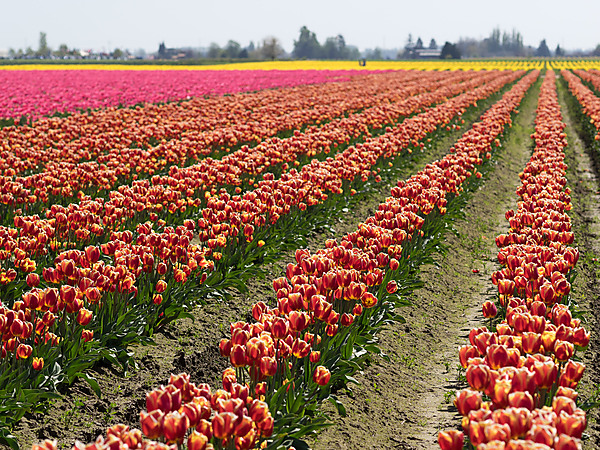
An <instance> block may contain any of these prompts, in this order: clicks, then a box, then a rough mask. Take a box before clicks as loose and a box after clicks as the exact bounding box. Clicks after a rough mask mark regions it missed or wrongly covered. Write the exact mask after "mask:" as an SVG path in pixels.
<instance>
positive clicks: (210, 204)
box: [0, 72, 521, 294]
mask: <svg viewBox="0 0 600 450" xmlns="http://www.w3.org/2000/svg"><path fill="white" fill-rule="evenodd" d="M520 75H521V74H520V73H513V72H510V73H509V74H504V75H502V76H500V77H499V78H496V79H494V80H493V81H491V82H489V83H487V84H485V85H483V86H481V87H479V88H476V89H473V90H471V91H468V92H466V93H463V94H461V95H459V96H457V97H455V98H453V99H450V100H448V101H447V102H445V103H443V104H441V105H438V106H437V107H435V108H432V109H430V110H427V111H425V112H423V113H421V114H419V115H416V116H414V117H411V118H409V119H407V120H405V121H404V122H403V123H402V124H400V125H398V126H396V127H394V128H393V129H391V130H389V131H388V132H387V133H385V134H383V135H380V136H377V137H373V138H369V139H367V140H366V141H365V143H363V144H361V145H358V146H355V147H350V148H348V149H347V150H345V151H344V152H343V153H340V154H337V155H336V157H335V159H333V158H328V159H327V160H325V161H321V162H318V161H313V163H311V164H309V165H307V166H305V167H303V168H302V170H301V171H297V170H295V169H292V170H291V171H290V172H289V173H285V174H283V175H282V176H281V178H280V179H279V180H277V179H275V178H274V176H273V175H272V174H265V176H264V180H262V181H261V182H259V186H258V187H257V188H256V189H254V190H253V191H250V192H246V193H245V194H244V195H243V196H240V195H235V196H231V195H230V194H228V193H226V192H219V193H217V192H215V194H214V195H212V196H211V195H206V196H205V195H204V194H207V193H206V192H203V191H202V190H200V189H197V188H198V186H199V183H200V176H198V178H196V179H194V178H191V177H181V178H179V179H177V178H174V177H170V178H164V179H162V180H161V179H156V178H153V180H152V181H153V182H154V181H155V180H156V183H155V185H151V184H150V182H148V181H147V180H144V181H138V182H134V183H133V185H132V186H131V187H126V186H121V187H120V188H119V189H118V190H117V191H112V192H111V193H110V195H109V197H110V199H109V200H107V201H106V202H102V201H101V200H100V199H95V200H91V199H89V200H84V201H82V202H80V203H79V204H70V205H68V206H66V207H63V206H60V205H53V206H52V207H51V208H50V209H49V211H48V213H47V218H46V219H40V218H39V217H36V216H31V217H28V216H16V217H15V220H14V224H15V226H16V228H8V227H0V237H1V239H2V245H3V247H4V250H3V251H2V253H0V260H1V261H2V272H1V273H0V283H1V284H4V285H5V286H6V288H5V289H4V292H5V293H7V294H8V291H9V290H13V289H12V287H13V286H15V285H16V284H18V283H22V282H23V279H24V276H25V274H26V273H29V272H34V271H36V269H37V266H38V263H39V264H41V265H42V267H46V269H48V266H49V265H50V264H52V263H51V259H49V258H51V257H52V255H55V254H56V253H58V252H60V251H62V250H68V249H71V248H78V249H79V250H83V248H84V246H85V245H88V244H95V243H106V242H107V241H108V240H109V239H112V238H113V233H114V232H121V230H122V231H126V230H127V228H128V227H132V228H133V229H136V228H137V226H135V224H139V223H144V222H145V221H146V220H147V219H150V220H151V221H154V222H156V223H157V225H158V228H161V227H162V226H163V225H164V223H165V222H164V220H162V219H160V220H159V217H165V218H168V219H169V222H170V223H174V221H175V220H177V217H176V216H175V213H177V212H178V213H179V214H178V216H179V220H180V223H183V222H184V219H185V217H190V216H192V213H193V212H194V211H195V210H197V208H198V207H199V206H200V205H201V204H202V203H203V202H205V204H206V206H205V207H204V208H203V209H201V210H200V213H201V215H202V219H200V220H199V221H198V225H199V227H200V236H199V237H200V240H201V242H202V243H203V246H204V247H205V248H204V250H203V251H205V252H207V253H209V254H210V253H213V251H214V253H215V254H214V255H213V257H214V259H215V260H217V261H218V260H219V259H220V258H221V257H222V253H221V249H222V248H224V247H225V246H226V245H227V244H228V242H233V241H235V242H237V245H234V246H233V247H235V248H236V249H244V248H245V246H246V245H247V244H246V242H252V241H253V239H254V238H253V235H254V230H255V228H260V227H262V226H263V225H265V224H266V223H267V222H269V223H271V224H274V223H276V222H277V221H278V219H279V217H280V216H283V215H287V214H288V213H289V212H290V211H291V210H292V208H299V209H301V210H304V209H306V207H307V206H312V205H316V204H320V203H323V202H324V201H325V200H326V199H327V196H328V194H327V191H330V192H333V193H341V192H343V189H342V185H343V182H344V180H347V181H346V183H348V182H352V181H353V180H354V179H356V178H357V177H361V179H363V180H366V179H367V178H368V177H369V175H371V171H372V167H373V166H374V165H375V164H376V163H377V161H378V160H379V159H380V158H381V157H390V156H393V155H394V154H395V153H397V152H399V151H401V150H403V149H406V148H407V147H409V146H410V145H411V144H412V145H418V141H420V140H421V139H422V138H424V137H425V136H426V135H427V133H430V132H433V131H434V130H435V129H436V128H437V127H438V126H446V125H447V124H448V123H449V121H450V120H451V118H452V117H454V116H457V115H460V114H461V113H462V112H464V111H465V110H466V108H467V107H468V106H470V105H472V104H474V103H476V102H477V101H478V100H480V99H482V98H485V97H487V96H489V95H490V94H492V93H493V92H495V91H497V90H499V89H500V88H501V87H502V86H503V85H505V84H506V83H508V82H510V81H513V80H514V79H515V78H517V77H519V76H520ZM461 90H462V88H461ZM373 175H375V173H373ZM161 181H162V183H161ZM186 196H187V198H186ZM205 198H206V200H205ZM163 205H164V207H163ZM134 227H135V228H134ZM131 240H134V241H136V242H137V240H138V237H137V236H136V237H135V239H134V238H133V237H131V238H130V241H131ZM97 248H99V247H97ZM179 251H182V252H185V253H186V254H187V253H188V252H191V253H192V254H193V253H194V252H193V251H190V250H189V249H187V248H183V249H180V250H179ZM48 255H50V256H48ZM38 272H39V271H38ZM50 279H51V278H50ZM0 287H2V286H1V285H0Z"/></svg>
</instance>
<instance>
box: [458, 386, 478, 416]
mask: <svg viewBox="0 0 600 450" xmlns="http://www.w3.org/2000/svg"><path fill="white" fill-rule="evenodd" d="M454 406H456V408H457V409H458V412H459V413H460V414H461V415H463V416H466V415H467V414H468V413H469V411H472V410H476V409H479V408H481V393H480V392H477V391H472V390H470V389H464V390H462V391H459V392H458V394H456V398H455V399H454Z"/></svg>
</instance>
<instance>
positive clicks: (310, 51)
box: [292, 26, 321, 59]
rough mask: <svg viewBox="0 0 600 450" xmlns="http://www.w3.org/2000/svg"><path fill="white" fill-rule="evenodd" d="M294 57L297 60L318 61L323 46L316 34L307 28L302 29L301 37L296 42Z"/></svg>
mask: <svg viewBox="0 0 600 450" xmlns="http://www.w3.org/2000/svg"><path fill="white" fill-rule="evenodd" d="M292 53H293V55H294V57H295V58H306V59H316V58H318V57H319V55H320V53H321V45H320V44H319V41H317V36H316V35H315V33H313V32H312V31H310V30H309V29H308V28H306V27H305V26H304V27H302V28H300V37H299V38H298V40H297V41H294V50H293V52H292Z"/></svg>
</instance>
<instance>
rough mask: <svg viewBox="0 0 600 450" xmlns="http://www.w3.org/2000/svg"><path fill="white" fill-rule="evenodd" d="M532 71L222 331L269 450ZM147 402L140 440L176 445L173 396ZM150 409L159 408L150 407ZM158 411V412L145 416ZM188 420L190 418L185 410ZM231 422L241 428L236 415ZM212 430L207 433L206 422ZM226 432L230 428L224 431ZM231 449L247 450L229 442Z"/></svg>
mask: <svg viewBox="0 0 600 450" xmlns="http://www.w3.org/2000/svg"><path fill="white" fill-rule="evenodd" d="M538 75H539V73H538V72H534V73H531V74H529V75H527V76H526V77H525V78H523V79H522V80H521V81H520V82H518V83H517V84H516V85H515V86H514V87H513V88H512V89H511V90H510V91H509V92H508V93H507V94H505V95H504V96H503V98H502V99H501V100H500V101H499V102H497V103H496V104H495V105H494V106H493V107H492V108H491V109H490V110H488V112H486V113H485V114H484V115H483V116H482V117H481V121H480V122H479V123H477V124H476V125H475V126H474V127H473V128H472V129H471V130H469V131H468V132H467V133H465V134H464V135H463V137H462V138H461V139H460V140H459V141H458V142H457V144H456V145H455V146H454V148H453V153H450V154H449V155H448V156H446V157H445V158H443V159H442V160H440V161H437V162H436V163H434V164H431V165H428V166H427V167H426V168H425V169H424V170H423V171H421V172H419V173H418V174H416V175H415V176H413V177H411V178H410V179H409V180H407V181H405V182H399V183H398V185H397V186H396V187H394V188H393V189H392V196H391V197H390V198H388V199H387V200H386V202H385V203H383V204H381V205H380V207H379V209H378V211H377V213H376V214H375V215H374V216H372V217H370V218H368V219H367V220H366V221H365V222H364V223H363V224H361V225H359V227H358V230H357V231H356V232H353V233H350V234H348V235H346V236H345V237H344V238H343V239H342V240H341V242H340V243H338V242H337V241H336V240H334V239H331V240H329V241H327V244H326V248H324V249H322V250H319V251H317V252H315V253H314V254H311V253H310V252H309V251H308V250H297V251H296V255H295V263H290V264H288V266H287V270H286V276H285V277H282V278H278V279H276V280H274V282H273V287H274V290H275V292H276V296H277V299H278V300H277V306H276V307H274V308H270V307H268V306H267V305H266V304H264V303H262V302H260V303H257V304H255V305H254V306H253V308H252V316H253V318H254V319H255V321H256V322H254V323H246V322H236V323H233V324H232V325H231V338H230V339H224V340H223V341H221V343H220V345H219V347H220V351H221V353H222V354H223V356H225V357H228V358H229V360H230V362H231V363H232V365H233V366H234V367H235V371H234V370H233V369H228V371H226V373H228V374H229V375H230V376H233V374H235V379H236V380H239V381H241V382H242V383H247V384H246V386H247V389H248V390H249V392H255V393H256V394H257V395H264V396H265V397H264V399H265V402H266V403H267V404H268V406H269V410H270V411H271V414H273V417H274V418H275V420H274V423H273V436H272V437H271V442H270V445H272V446H273V448H275V447H277V446H279V445H283V444H287V445H291V444H293V443H294V442H297V441H295V440H297V439H300V438H301V437H302V436H303V435H304V434H305V433H306V432H307V431H308V430H309V429H314V424H311V423H310V420H311V419H310V415H311V414H307V412H310V411H312V410H313V408H314V407H315V403H317V401H318V400H323V399H325V398H327V397H328V396H329V390H328V388H327V386H330V385H331V383H332V382H334V381H336V380H338V381H340V380H343V379H345V378H344V377H347V376H349V374H350V373H351V372H352V371H353V370H355V369H356V366H355V364H356V360H354V361H349V360H351V359H352V355H353V354H354V355H356V352H354V353H353V347H354V346H355V345H361V346H363V347H366V348H372V346H370V345H369V343H368V340H366V338H367V337H369V336H372V333H373V331H372V328H373V327H374V326H377V325H378V324H379V325H380V324H381V321H382V320H384V319H385V318H387V317H389V314H390V310H391V308H392V305H391V303H393V299H394V295H397V294H398V293H399V292H400V291H402V289H403V281H401V280H399V278H400V277H401V276H406V275H408V271H409V268H410V267H412V265H413V264H415V261H417V260H418V253H419V251H420V250H422V249H420V248H419V247H420V246H422V244H423V242H422V240H421V239H422V236H423V235H424V234H425V233H427V232H428V231H429V230H430V228H429V224H430V223H431V222H435V221H436V219H439V216H440V215H443V214H445V212H446V208H447V202H448V201H449V200H451V199H452V198H453V197H454V196H455V195H458V194H459V193H460V192H461V191H462V190H463V189H464V185H465V184H466V182H467V181H468V180H469V179H470V177H471V176H472V175H473V174H479V172H477V170H476V166H477V165H480V164H483V162H484V161H485V160H486V157H487V158H489V157H490V156H491V152H493V147H494V146H496V145H498V144H499V142H498V139H499V137H500V134H501V133H502V132H503V130H504V129H505V127H507V126H510V124H511V115H512V113H513V112H514V111H515V109H516V108H517V106H518V105H519V103H520V101H521V99H522V98H523V96H524V94H525V92H526V91H527V90H528V89H529V87H530V86H531V84H532V83H533V82H534V81H535V80H536V79H537V77H538ZM479 177H480V175H479V176H475V177H474V178H479ZM438 221H439V220H438ZM409 253H410V254H411V258H410V259H409V258H408V257H407V256H408V254H409ZM396 279H398V281H396ZM376 305H378V308H375V306H376ZM355 359H356V358H355ZM353 364H354V365H353ZM346 379H347V378H346ZM161 391H168V389H161ZM178 395H179V394H178ZM159 398H160V400H159ZM147 399H148V400H147V405H150V406H148V411H149V413H146V412H143V413H142V415H141V422H142V429H143V430H144V433H145V434H146V436H147V437H149V438H152V437H161V436H164V438H165V439H166V440H167V441H168V442H182V441H183V440H184V439H185V436H186V434H185V432H183V431H182V432H181V433H180V434H177V435H175V434H169V435H168V436H167V434H165V433H167V432H168V433H171V428H172V421H171V420H169V421H167V415H168V414H169V413H170V411H172V409H173V408H172V406H171V405H172V404H173V401H172V396H171V395H167V394H163V393H160V394H156V395H155V394H153V393H150V394H148V397H147ZM159 404H160V405H167V406H161V407H157V406H156V405H159ZM175 404H176V406H178V407H179V408H180V412H181V414H183V415H185V416H186V417H187V418H186V419H182V420H183V421H184V422H185V423H186V424H188V425H187V428H193V425H191V424H192V423H193V422H194V420H193V419H192V417H191V416H188V412H187V410H186V409H185V408H183V406H180V402H179V401H178V400H176V401H175ZM157 408H158V409H160V410H161V411H160V412H158V413H156V414H152V413H151V411H154V410H156V409H157ZM192 416H193V417H196V415H195V413H194V412H192ZM231 421H232V422H233V421H234V417H233V416H231ZM236 423H242V421H241V419H240V418H239V415H238V419H237V422H236ZM211 425H212V427H213V428H212V432H213V433H214V431H215V422H214V419H213V421H212V422H211ZM198 426H199V427H200V428H203V427H207V424H206V423H203V425H198ZM311 427H312V428H311ZM184 428H186V427H184V426H182V427H181V428H180V429H184ZM187 428H186V429H187ZM234 428H235V426H233V425H232V426H231V428H230V429H232V430H233V429H234ZM157 429H160V430H162V434H161V432H159V431H157ZM197 429H198V428H197ZM291 430H293V432H292V431H291ZM194 435H195V434H194V433H193V432H192V434H188V435H187V436H188V441H187V442H188V446H189V447H188V448H197V447H195V446H194V444H193V443H192V442H191V441H190V440H191V436H194ZM48 445H51V443H50V444H48ZM235 445H236V447H235V448H248V447H243V446H242V445H241V444H239V446H238V444H237V442H236V444H235ZM198 448H205V447H204V446H200V447H198Z"/></svg>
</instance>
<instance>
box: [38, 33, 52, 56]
mask: <svg viewBox="0 0 600 450" xmlns="http://www.w3.org/2000/svg"><path fill="white" fill-rule="evenodd" d="M36 55H37V56H40V57H43V58H47V57H48V56H50V49H49V48H48V40H47V38H46V33H44V32H43V31H42V32H40V40H39V44H38V50H37V52H36Z"/></svg>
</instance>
